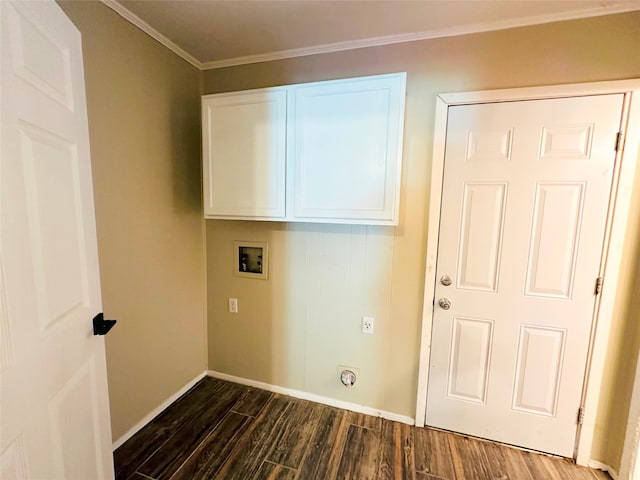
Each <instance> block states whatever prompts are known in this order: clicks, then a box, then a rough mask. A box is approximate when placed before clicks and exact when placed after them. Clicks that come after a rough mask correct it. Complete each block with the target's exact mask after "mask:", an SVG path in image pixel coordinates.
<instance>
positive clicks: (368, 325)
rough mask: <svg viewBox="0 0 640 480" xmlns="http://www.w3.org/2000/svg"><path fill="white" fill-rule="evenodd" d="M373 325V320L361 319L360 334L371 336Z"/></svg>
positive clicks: (368, 318)
mask: <svg viewBox="0 0 640 480" xmlns="http://www.w3.org/2000/svg"><path fill="white" fill-rule="evenodd" d="M374 325H375V318H373V317H362V333H367V334H369V335H371V334H373V328H374Z"/></svg>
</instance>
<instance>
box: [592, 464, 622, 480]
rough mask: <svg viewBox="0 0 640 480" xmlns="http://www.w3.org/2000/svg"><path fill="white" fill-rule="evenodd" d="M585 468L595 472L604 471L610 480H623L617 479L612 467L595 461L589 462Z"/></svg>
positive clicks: (617, 476) (616, 473)
mask: <svg viewBox="0 0 640 480" xmlns="http://www.w3.org/2000/svg"><path fill="white" fill-rule="evenodd" d="M587 466H588V467H589V468H595V469H597V470H604V471H605V472H607V473H608V474H609V475H610V476H611V478H613V480H623V479H622V478H619V475H618V472H616V471H615V470H614V469H613V467H611V466H610V465H607V464H606V463H602V462H597V461H595V460H589V463H588V465H587Z"/></svg>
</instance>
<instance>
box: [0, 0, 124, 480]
mask: <svg viewBox="0 0 640 480" xmlns="http://www.w3.org/2000/svg"><path fill="white" fill-rule="evenodd" d="M0 14H1V16H0V21H1V25H0V28H1V52H0V53H1V62H2V64H1V80H0V81H1V98H2V107H1V109H2V110H1V115H2V119H1V122H0V123H1V125H0V126H1V142H2V147H1V148H2V149H1V156H0V228H1V230H0V325H1V331H0V334H1V355H0V360H1V370H0V381H1V384H0V387H1V405H2V408H1V413H0V415H1V418H0V428H1V431H0V478H2V479H3V480H4V479H14V478H15V479H23V478H33V479H47V480H50V479H63V478H65V479H108V478H113V464H112V456H111V430H110V422H109V405H108V395H107V382H106V366H105V352H104V339H103V337H96V336H93V333H92V318H93V316H94V315H96V314H97V313H99V312H100V310H101V297H100V280H99V274H98V257H97V244H96V230H95V220H94V210H93V191H92V184H91V164H90V157H89V137H88V126H87V113H86V103H85V93H84V91H85V90H84V80H83V66H82V47H81V39H80V33H79V32H78V30H77V29H76V28H75V27H74V25H73V24H72V23H71V21H70V20H69V19H68V18H67V17H66V16H65V15H64V13H63V12H62V10H61V9H60V7H58V5H57V4H56V3H55V2H53V1H42V2H24V3H22V2H6V1H3V2H0Z"/></svg>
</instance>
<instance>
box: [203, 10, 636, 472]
mask: <svg viewBox="0 0 640 480" xmlns="http://www.w3.org/2000/svg"><path fill="white" fill-rule="evenodd" d="M396 71H406V72H408V84H407V105H406V122H405V138H404V166H403V176H402V194H401V212H400V225H399V226H398V227H397V228H395V229H393V228H381V229H366V230H365V231H364V232H362V231H361V230H360V229H356V230H353V229H347V228H346V227H333V226H304V225H300V226H294V225H287V224H279V223H259V222H231V221H208V222H207V258H208V321H209V367H210V368H211V369H214V370H219V371H222V372H226V373H229V374H233V375H239V376H243V377H247V378H252V379H255V380H260V381H264V382H270V383H276V384H278V385H283V386H286V387H290V388H297V389H302V390H306V391H311V392H314V393H318V394H321V395H325V396H330V397H334V398H341V399H344V400H349V401H354V402H356V403H363V404H365V405H368V406H372V407H376V408H379V409H383V410H387V411H391V412H395V413H398V414H401V415H407V416H413V415H414V412H415V392H416V386H417V362H418V352H419V335H420V325H421V314H422V294H423V287H424V278H423V277H424V271H423V265H424V259H425V238H426V228H427V227H426V226H427V223H426V220H427V219H426V216H427V200H428V185H429V177H430V168H431V159H430V158H431V149H432V132H433V124H434V108H435V97H436V94H437V93H440V92H454V91H469V90H483V89H494V88H509V87H524V86H532V85H550V84H561V83H575V82H589V81H600V80H614V79H625V78H633V77H640V12H634V13H630V14H622V15H613V16H608V17H599V18H592V19H584V20H577V21H570V22H562V23H555V24H547V25H542V26H533V27H526V28H519V29H513V30H505V31H499V32H490V33H482V34H474V35H468V36H461V37H452V38H443V39H435V40H428V41H420V42H412V43H405V44H397V45H390V46H384V47H375V48H367V49H360V50H352V51H345V52H339V53H332V54H323V55H313V56H308V57H301V58H293V59H286V60H280V61H273V62H265V63H260V64H252V65H243V66H237V67H229V68H224V69H217V70H209V71H206V72H205V73H204V90H203V91H204V93H217V92H224V91H233V90H242V89H248V88H258V87H266V86H274V85H282V84H290V83H298V82H307V81H317V80H325V79H333V78H341V77H350V76H358V75H368V74H377V73H385V72H396ZM636 185H637V189H640V181H638V182H636ZM638 215H639V212H638V211H637V210H636V211H635V212H634V213H633V215H632V218H631V220H630V226H631V228H630V232H629V239H628V241H627V243H626V245H625V258H629V260H630V262H629V263H630V264H637V261H638V249H637V248H636V244H637V232H638V222H637V217H638ZM233 240H267V241H269V242H271V243H270V246H271V248H272V249H273V251H274V254H273V255H272V258H271V266H270V268H271V272H272V276H271V279H270V280H269V281H268V282H263V281H258V280H244V279H242V280H241V279H237V278H235V277H233V275H232V273H231V272H232V260H231V258H232V248H231V242H232V241H233ZM363 244H364V245H369V244H376V245H378V246H379V248H380V252H379V255H377V256H367V255H368V254H367V253H365V254H364V255H363V256H358V258H356V259H355V260H354V261H356V263H357V262H358V261H365V263H366V262H370V263H368V264H367V267H366V268H368V269H369V272H373V273H372V274H371V275H372V276H373V279H370V280H369V281H363V280H362V279H361V278H360V275H361V274H362V271H363V270H362V268H364V267H363V266H362V265H359V264H358V265H356V267H355V270H348V269H346V268H345V266H344V265H341V263H340V262H341V261H342V260H343V259H345V258H351V257H349V256H348V255H345V253H344V252H347V251H349V249H353V250H352V251H357V248H358V246H359V245H363ZM354 246H355V247H354ZM313 255H319V256H320V259H319V261H316V260H315V259H314V258H310V256H313ZM347 271H349V272H355V273H353V276H349V277H347V278H344V276H345V274H346V272H347ZM365 271H366V270H365ZM350 275H352V274H350ZM623 277H624V278H625V280H628V279H629V278H631V274H630V273H629V272H628V271H626V272H623ZM309 282H312V283H309ZM313 282H315V283H313ZM334 283H335V285H334ZM385 285H388V286H387V287H385ZM626 285H628V286H629V288H627V289H623V291H621V292H620V300H621V302H622V304H621V308H620V309H619V311H618V312H617V315H616V318H614V319H613V334H612V337H611V343H610V346H609V353H608V360H607V368H608V372H609V376H608V377H607V379H606V382H605V384H606V385H607V387H608V388H607V389H605V390H603V400H602V401H601V404H600V406H599V415H598V427H599V429H600V431H601V435H599V436H598V438H596V443H595V446H594V458H596V459H597V460H600V461H604V462H606V463H609V464H611V465H613V466H614V467H616V468H617V467H618V466H619V452H620V449H621V445H622V441H623V438H624V428H623V425H624V420H625V411H624V410H621V409H620V408H619V407H621V406H622V407H624V405H628V401H629V400H628V399H629V394H630V391H631V381H632V379H633V372H632V371H630V370H631V367H632V366H633V365H635V360H634V359H635V357H636V356H637V350H638V343H639V342H638V341H637V330H638V329H637V328H635V327H634V325H635V323H633V322H635V321H636V320H637V318H638V314H639V312H638V305H637V302H636V303H633V304H631V303H630V302H631V301H632V300H631V298H632V295H631V285H632V283H630V282H627V283H626ZM337 286H339V287H341V288H337ZM358 286H361V287H362V288H363V290H362V292H361V293H360V294H356V293H357V291H358V290H357V287H358ZM344 288H348V289H349V290H348V292H349V293H350V294H351V296H349V295H348V294H347V295H345V291H344ZM385 288H386V290H385ZM229 296H234V297H238V300H239V309H240V313H239V314H238V315H231V314H228V313H227V312H226V309H227V305H226V298H227V297H229ZM369 310H375V311H376V312H378V313H377V314H376V315H378V316H380V318H381V320H382V322H381V325H380V326H381V328H380V329H377V330H376V334H375V335H374V336H373V337H365V336H363V335H361V334H360V333H359V332H358V329H359V322H360V315H362V314H367V311H369ZM318 312H320V313H318ZM376 327H377V325H376ZM634 329H635V330H636V339H635V340H633V341H632V340H631V338H630V336H629V335H627V334H626V333H624V332H630V331H632V330H634ZM337 365H349V366H355V367H359V368H360V369H361V373H362V375H361V377H362V378H361V384H360V387H359V389H353V390H350V391H346V389H342V388H341V387H339V386H336V385H337V378H338V377H337V375H336V370H335V367H336V366H337Z"/></svg>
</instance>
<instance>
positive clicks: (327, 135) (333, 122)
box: [292, 73, 406, 224]
mask: <svg viewBox="0 0 640 480" xmlns="http://www.w3.org/2000/svg"><path fill="white" fill-rule="evenodd" d="M405 78H406V75H405V74H404V73H402V74H391V75H382V76H378V77H364V78H360V79H353V80H345V81H336V82H321V83H317V84H308V85H300V86H297V87H296V88H295V107H294V113H293V117H294V118H293V122H294V128H293V136H294V139H293V147H292V155H293V162H292V163H293V168H294V190H295V192H294V212H293V214H294V217H295V219H297V220H301V221H327V220H328V219H332V220H334V221H338V222H340V221H342V222H344V223H379V224H397V221H398V218H397V210H398V198H399V190H400V187H399V182H400V172H401V169H400V165H401V156H402V126H403V121H404V96H405Z"/></svg>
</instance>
